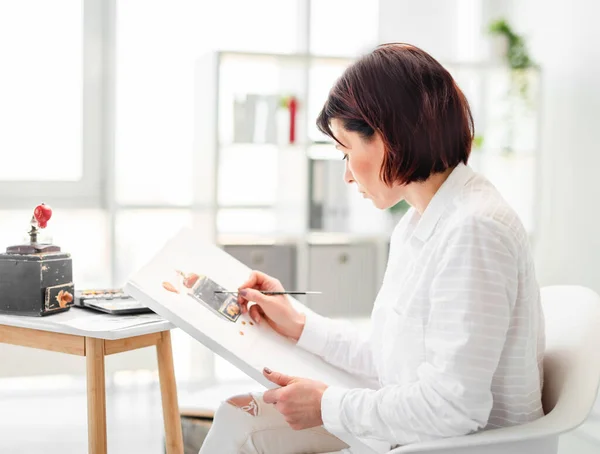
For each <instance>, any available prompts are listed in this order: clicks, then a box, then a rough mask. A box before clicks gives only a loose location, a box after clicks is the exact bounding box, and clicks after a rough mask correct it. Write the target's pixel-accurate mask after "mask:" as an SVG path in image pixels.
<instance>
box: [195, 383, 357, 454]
mask: <svg viewBox="0 0 600 454" xmlns="http://www.w3.org/2000/svg"><path fill="white" fill-rule="evenodd" d="M252 397H253V400H252V401H251V402H249V405H247V406H244V407H242V408H240V407H238V406H235V405H232V404H230V403H228V402H224V403H223V404H221V406H220V407H219V409H218V410H217V411H216V413H215V417H214V421H213V425H212V428H211V429H210V432H209V433H208V436H207V437H206V440H205V441H204V443H203V444H202V448H201V449H200V454H317V453H333V452H339V451H341V450H343V449H345V448H348V445H347V444H346V443H344V442H343V441H341V440H340V439H339V438H337V437H335V436H333V435H332V434H330V433H329V432H327V431H326V430H325V429H324V428H323V427H314V428H312V429H304V430H293V429H292V428H290V426H288V424H287V423H286V422H285V419H284V418H283V416H282V415H281V414H280V413H279V412H278V411H277V409H276V408H275V406H274V405H272V404H266V403H265V402H264V401H263V399H262V394H253V395H252Z"/></svg>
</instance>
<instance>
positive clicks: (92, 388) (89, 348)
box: [85, 337, 107, 454]
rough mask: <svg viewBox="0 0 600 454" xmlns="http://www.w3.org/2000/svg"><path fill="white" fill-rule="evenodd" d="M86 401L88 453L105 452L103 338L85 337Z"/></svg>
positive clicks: (100, 453) (104, 453)
mask: <svg viewBox="0 0 600 454" xmlns="http://www.w3.org/2000/svg"><path fill="white" fill-rule="evenodd" d="M85 359H86V370H87V371H86V372H87V401H88V453H89V454H106V450H107V448H106V386H105V380H104V340H103V339H94V338H93V337H86V338H85Z"/></svg>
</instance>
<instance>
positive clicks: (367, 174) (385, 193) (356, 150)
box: [331, 118, 404, 210]
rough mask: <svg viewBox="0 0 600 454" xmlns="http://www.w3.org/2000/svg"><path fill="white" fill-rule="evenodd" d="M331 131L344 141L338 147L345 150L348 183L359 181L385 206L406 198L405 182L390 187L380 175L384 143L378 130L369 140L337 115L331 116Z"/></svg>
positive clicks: (375, 201)
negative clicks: (349, 127) (348, 128)
mask: <svg viewBox="0 0 600 454" xmlns="http://www.w3.org/2000/svg"><path fill="white" fill-rule="evenodd" d="M331 131H332V132H333V134H334V135H335V137H337V139H338V140H339V141H340V142H342V143H343V144H344V145H345V146H342V145H340V144H337V145H336V148H337V149H338V150H340V151H341V152H342V153H344V159H345V160H346V172H345V173H344V181H346V183H349V184H350V183H356V186H357V188H358V191H359V192H360V193H361V194H362V195H363V197H365V198H367V199H371V201H372V202H373V204H374V205H375V206H376V207H377V208H379V209H382V210H383V209H387V208H389V207H391V206H394V205H395V204H396V203H398V202H400V201H401V200H402V199H403V192H404V191H403V187H402V186H400V185H394V186H393V187H389V186H388V185H386V184H385V183H384V182H383V180H382V179H381V177H380V171H381V166H382V164H383V157H384V154H385V146H384V144H383V140H382V139H381V135H380V134H379V133H378V132H375V134H374V136H373V137H371V138H370V139H368V140H366V139H363V138H362V137H361V135H360V134H359V133H357V132H353V131H348V130H346V129H344V125H343V123H342V122H341V121H340V120H338V119H336V118H334V119H332V120H331Z"/></svg>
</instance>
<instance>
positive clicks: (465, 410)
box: [298, 164, 544, 446]
mask: <svg viewBox="0 0 600 454" xmlns="http://www.w3.org/2000/svg"><path fill="white" fill-rule="evenodd" d="M298 345H299V346H301V347H303V348H304V349H306V350H308V351H311V352H313V353H315V354H317V355H320V356H322V357H323V358H325V360H327V361H328V362H330V363H332V364H334V365H336V366H339V367H341V368H343V369H346V370H348V371H350V372H353V373H355V374H357V375H362V376H366V377H372V378H376V379H377V380H378V382H379V385H380V387H379V389H375V390H373V389H342V388H338V387H329V388H328V389H327V390H326V391H325V394H324V395H323V400H322V404H321V409H322V415H323V421H324V425H325V428H326V429H327V430H329V431H330V432H331V433H333V434H336V433H343V432H346V433H351V434H353V435H355V436H356V437H359V438H367V439H370V438H373V439H379V440H384V441H385V442H387V443H388V444H389V445H390V446H396V445H404V444H408V443H414V442H418V441H425V440H432V439H437V438H442V437H452V436H460V435H464V434H468V433H471V432H474V431H477V430H480V429H484V428H492V427H503V426H510V425H515V424H521V423H525V422H527V421H531V420H534V419H536V418H539V417H540V416H542V414H543V411H542V404H541V387H542V379H543V376H542V356H543V351H544V321H543V314H542V309H541V305H540V293H539V286H538V284H537V281H536V277H535V271H534V265H533V258H532V256H531V252H530V249H529V243H528V237H527V233H526V232H525V230H524V228H523V226H522V224H521V222H520V221H519V218H518V217H517V215H516V214H515V212H514V211H513V210H512V209H511V208H510V207H509V205H508V204H507V203H506V201H505V200H504V199H503V198H502V196H501V195H500V194H499V193H498V191H497V190H496V189H495V188H494V186H493V185H492V184H491V183H490V182H489V181H488V180H487V179H485V178H484V177H483V176H481V175H478V174H476V173H475V172H473V170H471V168H470V167H468V166H466V165H463V164H461V165H459V166H458V167H456V168H455V169H454V170H453V171H452V173H451V174H450V175H449V177H448V178H447V180H446V181H445V182H444V184H443V185H442V186H441V187H440V189H439V190H438V191H437V193H436V194H435V196H434V197H433V199H432V200H431V202H430V203H429V205H428V206H427V208H426V210H425V212H424V213H423V215H422V216H420V215H419V214H418V212H416V211H415V210H414V209H411V210H409V212H408V213H407V214H406V215H405V216H404V217H403V218H402V220H401V221H400V223H399V224H398V226H397V227H396V228H395V230H394V233H393V235H392V238H391V247H390V254H389V260H388V265H387V269H386V272H385V276H384V279H383V284H382V286H381V289H380V291H379V294H378V295H377V298H376V300H375V304H374V307H373V312H372V315H371V332H370V335H369V336H366V337H364V338H362V337H361V335H360V333H358V332H355V331H354V330H353V328H351V327H350V326H348V325H347V324H345V323H343V322H340V321H333V320H330V319H327V318H324V317H321V316H319V315H314V314H313V315H311V314H307V320H306V325H305V327H304V331H303V332H302V335H301V337H300V340H299V342H298Z"/></svg>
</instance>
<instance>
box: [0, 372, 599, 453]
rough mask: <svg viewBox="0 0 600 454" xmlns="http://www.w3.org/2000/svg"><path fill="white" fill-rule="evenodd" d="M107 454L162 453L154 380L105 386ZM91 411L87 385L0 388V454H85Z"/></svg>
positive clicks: (191, 401) (579, 445) (592, 429)
mask: <svg viewBox="0 0 600 454" xmlns="http://www.w3.org/2000/svg"><path fill="white" fill-rule="evenodd" d="M245 389H247V384H232V385H230V386H228V387H224V388H223V389H222V390H221V392H220V394H222V395H232V394H236V393H238V392H240V391H242V390H245ZM219 399H220V396H219V395H215V394H214V393H211V394H209V395H207V394H206V393H202V392H200V391H199V390H194V389H185V388H184V389H181V387H180V389H179V400H180V402H182V403H184V404H186V405H195V404H198V403H199V402H206V403H207V405H208V406H214V405H216V404H217V403H218V401H219ZM106 405H107V425H108V452H109V453H111V454H136V453H143V454H163V453H164V451H163V428H162V409H161V403H160V392H159V389H158V386H157V384H156V383H147V384H142V385H140V384H137V385H135V386H131V385H129V386H116V385H113V386H110V387H109V389H108V390H107V402H106ZM86 424H87V413H86V397H85V387H84V384H83V383H80V384H76V385H75V386H71V387H70V389H55V390H53V391H52V392H44V393H41V392H37V393H35V394H34V393H31V391H26V390H23V389H21V390H16V391H9V390H8V389H7V388H6V387H2V389H0V453H1V454H38V453H40V454H42V453H43V454H65V453H69V454H79V453H81V454H84V453H86V452H87V426H86ZM599 452H600V417H592V418H591V419H590V420H589V421H588V422H586V423H585V424H584V425H583V426H582V427H581V428H579V429H577V430H576V431H575V432H572V433H570V434H568V435H565V436H563V437H562V439H561V445H560V451H559V453H560V454H572V453H577V454H598V453H599Z"/></svg>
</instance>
